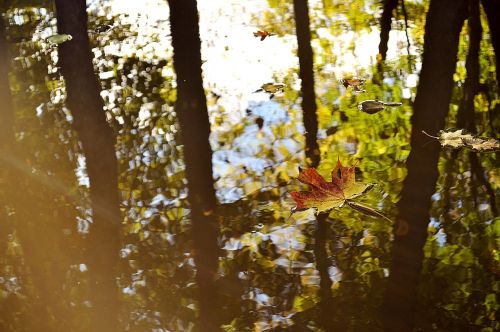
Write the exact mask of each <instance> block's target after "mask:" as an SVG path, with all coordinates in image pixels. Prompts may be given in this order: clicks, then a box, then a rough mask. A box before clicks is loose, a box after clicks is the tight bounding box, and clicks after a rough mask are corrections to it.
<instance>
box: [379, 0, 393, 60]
mask: <svg viewBox="0 0 500 332" xmlns="http://www.w3.org/2000/svg"><path fill="white" fill-rule="evenodd" d="M397 6H398V0H384V9H383V11H382V17H381V18H380V44H379V45H378V53H379V54H380V57H381V60H385V58H386V56H387V43H388V42H389V32H391V21H392V12H393V11H394V9H396V7H397Z"/></svg>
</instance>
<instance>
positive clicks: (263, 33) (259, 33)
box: [253, 30, 275, 41]
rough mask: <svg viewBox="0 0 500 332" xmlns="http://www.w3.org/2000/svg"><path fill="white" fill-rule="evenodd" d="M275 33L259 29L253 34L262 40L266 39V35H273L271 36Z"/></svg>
mask: <svg viewBox="0 0 500 332" xmlns="http://www.w3.org/2000/svg"><path fill="white" fill-rule="evenodd" d="M274 35H275V34H274V33H272V32H269V31H265V30H259V31H257V32H254V33H253V36H254V37H260V40H261V41H262V40H264V39H266V37H271V36H274Z"/></svg>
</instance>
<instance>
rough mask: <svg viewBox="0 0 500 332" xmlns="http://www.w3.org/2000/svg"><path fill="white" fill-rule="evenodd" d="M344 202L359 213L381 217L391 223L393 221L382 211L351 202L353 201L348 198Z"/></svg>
mask: <svg viewBox="0 0 500 332" xmlns="http://www.w3.org/2000/svg"><path fill="white" fill-rule="evenodd" d="M346 203H347V205H349V206H350V207H351V208H352V209H354V210H356V211H359V212H361V213H364V214H366V215H369V216H372V217H378V218H382V219H385V220H387V221H389V222H391V223H394V222H393V221H392V220H391V219H389V218H388V217H386V216H385V215H384V214H383V213H382V212H380V211H378V210H375V209H374V208H371V207H369V206H366V205H363V204H359V203H356V202H353V201H351V200H348V199H347V200H346Z"/></svg>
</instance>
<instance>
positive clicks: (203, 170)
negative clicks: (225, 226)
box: [168, 0, 219, 331]
mask: <svg viewBox="0 0 500 332" xmlns="http://www.w3.org/2000/svg"><path fill="white" fill-rule="evenodd" d="M168 3H169V6H170V28H171V32H172V45H173V48H174V69H175V73H176V75H177V101H176V103H175V112H176V114H177V116H178V119H179V123H180V126H181V139H182V143H183V146H184V160H185V164H186V178H187V181H188V190H189V195H188V200H189V204H190V206H191V220H192V225H193V226H192V234H193V248H194V259H195V264H196V268H197V274H196V281H197V283H198V289H199V309H200V311H199V324H200V325H199V327H198V329H199V330H200V331H216V330H219V321H218V318H217V317H218V314H217V312H218V306H217V291H216V289H215V284H214V279H215V277H216V273H217V268H218V254H219V252H218V251H219V249H218V239H217V238H218V225H217V219H216V215H215V212H216V198H215V191H214V186H213V177H212V149H211V147H210V143H209V136H210V122H209V119H208V112H207V103H206V96H205V91H204V90H203V81H202V75H201V53H200V46H201V42H200V36H199V27H198V10H197V7H196V0H182V1H178V0H169V1H168Z"/></svg>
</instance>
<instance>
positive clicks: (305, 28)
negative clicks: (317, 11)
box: [293, 0, 320, 167]
mask: <svg viewBox="0 0 500 332" xmlns="http://www.w3.org/2000/svg"><path fill="white" fill-rule="evenodd" d="M293 10H294V12H295V24H296V30H297V43H298V56H299V65H300V71H299V77H300V80H301V93H302V114H303V119H304V127H305V130H306V134H305V136H306V158H307V159H308V163H309V164H310V165H311V166H312V167H317V166H318V164H319V159H320V155H319V147H318V142H317V140H316V138H317V134H318V118H317V115H316V108H317V107H316V94H315V92H314V68H313V52H312V48H311V31H310V28H309V8H308V6H307V0H294V1H293Z"/></svg>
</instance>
